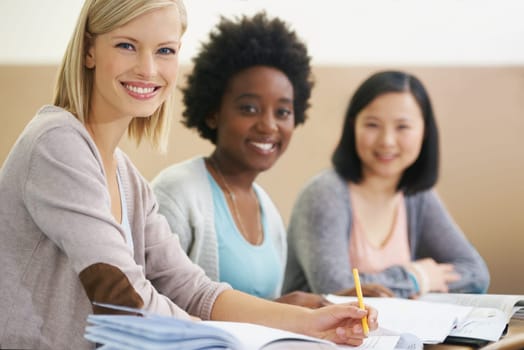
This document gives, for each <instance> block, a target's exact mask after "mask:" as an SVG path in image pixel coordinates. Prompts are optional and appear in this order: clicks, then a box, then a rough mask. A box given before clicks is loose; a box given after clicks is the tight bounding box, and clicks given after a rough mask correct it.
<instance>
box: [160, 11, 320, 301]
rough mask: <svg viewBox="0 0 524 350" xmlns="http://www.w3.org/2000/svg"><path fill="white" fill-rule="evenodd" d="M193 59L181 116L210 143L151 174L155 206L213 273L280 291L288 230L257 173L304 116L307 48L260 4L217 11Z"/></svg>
mask: <svg viewBox="0 0 524 350" xmlns="http://www.w3.org/2000/svg"><path fill="white" fill-rule="evenodd" d="M193 62H194V68H193V71H192V73H190V74H189V76H188V80H187V86H186V87H185V88H184V89H183V93H184V96H183V101H184V106H185V110H184V113H183V122H184V124H185V125H186V126H187V127H188V128H195V129H196V130H197V131H198V133H199V134H200V136H201V137H202V138H204V139H207V140H209V141H210V142H211V143H213V144H214V145H215V148H214V150H213V151H212V153H211V154H210V155H209V156H207V157H202V156H199V157H196V158H193V159H189V160H186V161H184V162H182V163H178V164H175V165H172V166H170V167H169V168H167V169H165V170H163V171H162V172H161V173H160V174H159V175H158V176H157V177H156V179H155V180H154V181H153V188H154V191H155V194H156V196H157V199H158V201H159V205H160V213H162V214H163V215H164V216H166V218H167V220H168V222H169V224H170V225H171V229H172V231H173V232H175V233H176V234H178V236H179V238H180V242H181V245H182V247H183V248H184V249H185V251H186V252H187V254H188V255H189V257H190V258H191V259H192V260H193V261H194V262H196V263H197V264H198V265H200V266H201V267H202V268H203V269H204V270H205V272H206V274H207V275H208V276H209V277H211V279H213V280H215V281H224V282H228V283H229V284H231V285H232V286H233V287H234V288H235V289H238V290H241V291H244V292H247V293H249V294H253V295H256V296H259V297H263V298H268V299H273V298H277V297H279V296H280V290H281V285H282V281H283V272H284V267H285V263H286V251H287V247H286V230H285V226H284V223H283V221H282V218H281V216H280V214H279V212H278V210H277V208H276V206H275V205H274V204H273V202H272V201H271V199H270V197H269V196H268V195H267V193H266V192H265V191H264V190H263V189H262V188H261V187H260V186H259V185H257V184H256V183H255V179H256V178H257V176H258V175H259V174H260V173H261V172H263V171H266V170H268V169H270V168H271V167H272V166H273V165H274V164H275V163H276V161H277V160H278V159H279V158H280V156H281V155H282V154H283V153H284V152H285V151H286V149H287V147H288V144H289V142H290V140H291V136H292V134H293V131H294V129H295V127H296V126H297V125H300V124H302V123H304V121H305V120H306V110H307V108H308V107H309V98H310V95H311V89H312V87H313V81H312V74H311V66H310V56H309V55H308V52H307V48H306V46H305V45H304V43H303V42H302V41H301V40H300V39H299V38H298V37H297V35H296V33H295V32H294V31H293V30H291V29H290V28H289V27H288V25H287V24H286V23H285V22H283V21H282V20H280V19H278V18H274V19H269V18H268V17H267V15H266V14H265V13H258V14H256V15H254V16H253V17H246V16H244V17H242V18H239V19H237V20H236V21H233V20H229V19H226V18H222V19H221V21H220V23H219V24H218V26H217V27H216V29H215V30H214V31H212V32H211V34H210V36H209V41H208V42H207V43H205V44H203V46H202V48H201V50H200V52H199V54H198V55H197V56H196V57H195V58H194V59H193ZM277 301H283V302H287V303H292V304H299V305H304V306H310V307H319V306H322V305H323V304H324V302H325V301H324V299H323V298H322V297H321V296H319V295H315V294H307V293H302V292H296V293H290V294H289V295H286V296H283V297H280V298H279V299H277Z"/></svg>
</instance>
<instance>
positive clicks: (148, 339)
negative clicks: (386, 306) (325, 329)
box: [84, 304, 400, 350]
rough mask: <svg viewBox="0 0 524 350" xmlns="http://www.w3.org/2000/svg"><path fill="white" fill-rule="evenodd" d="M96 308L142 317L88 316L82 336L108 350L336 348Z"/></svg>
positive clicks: (273, 333)
mask: <svg viewBox="0 0 524 350" xmlns="http://www.w3.org/2000/svg"><path fill="white" fill-rule="evenodd" d="M97 305H99V306H102V307H107V308H111V309H116V310H120V311H127V312H132V313H134V314H138V315H142V316H135V315H89V316H88V318H87V322H88V326H87V327H86V333H85V335H84V336H85V338H86V339H88V340H89V341H91V342H94V343H98V344H101V345H102V349H104V350H113V349H126V350H135V349H136V350H138V349H157V350H162V349H173V348H176V349H181V350H189V349H231V350H236V349H239V350H259V349H292V348H296V349H337V348H338V346H337V345H336V344H335V343H332V342H330V341H327V340H323V339H318V338H313V337H308V336H306V335H302V334H296V333H292V332H287V331H283V330H280V329H274V328H269V327H264V326H260V325H255V324H251V323H237V322H219V321H202V322H194V321H188V320H182V319H177V318H174V317H168V316H160V315H154V314H151V313H147V312H145V311H143V310H139V309H134V308H127V307H122V306H115V305H108V304H97ZM399 338H400V337H399V336H396V335H383V336H375V337H369V338H367V339H366V340H365V342H364V344H363V345H361V346H360V347H351V349H380V350H382V349H384V350H393V349H395V345H397V343H398V342H399ZM342 348H346V347H342ZM348 348H349V347H348Z"/></svg>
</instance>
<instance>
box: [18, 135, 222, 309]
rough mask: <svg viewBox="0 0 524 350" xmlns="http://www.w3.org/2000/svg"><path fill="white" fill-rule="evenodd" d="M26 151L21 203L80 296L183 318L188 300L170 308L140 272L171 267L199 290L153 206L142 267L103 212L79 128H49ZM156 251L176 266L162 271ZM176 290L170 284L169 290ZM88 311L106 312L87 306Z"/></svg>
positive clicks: (102, 188)
mask: <svg viewBox="0 0 524 350" xmlns="http://www.w3.org/2000/svg"><path fill="white" fill-rule="evenodd" d="M31 152H32V156H31V160H30V163H29V170H28V175H27V179H26V180H25V186H24V193H23V198H24V202H25V204H26V206H27V208H28V211H29V213H30V215H31V218H32V219H33V220H34V221H35V223H36V225H38V226H39V227H40V229H41V231H42V232H43V233H44V234H45V235H46V236H47V237H48V238H49V239H50V240H52V241H53V242H54V243H55V244H56V245H57V247H58V249H60V250H61V251H62V252H63V253H64V254H65V255H66V256H67V257H68V261H69V263H70V264H71V266H72V268H73V270H74V271H75V272H76V273H77V274H78V275H79V279H80V281H81V283H82V285H83V286H84V289H85V291H86V294H87V296H88V298H89V299H90V300H91V301H99V302H106V303H113V304H119V305H126V306H131V307H138V308H145V309H146V310H149V311H152V312H155V313H159V314H165V315H173V316H178V317H184V318H187V317H188V316H187V313H186V312H185V311H184V310H183V309H182V308H187V309H188V310H190V309H191V303H190V302H188V301H187V300H186V299H185V298H182V299H180V301H181V302H183V305H181V306H182V308H181V307H179V306H177V305H176V304H175V303H173V302H172V301H171V300H170V298H168V297H166V296H165V295H162V294H160V293H159V292H158V291H157V290H156V289H155V287H153V285H152V284H151V282H150V280H149V279H147V278H146V276H145V275H146V274H150V275H151V278H153V279H156V278H159V276H166V275H167V274H168V273H172V272H173V271H174V270H176V272H178V273H179V276H180V281H176V282H177V283H178V284H179V285H180V284H185V285H186V287H192V290H194V289H196V288H197V287H199V284H201V283H202V282H203V280H204V279H203V277H201V276H200V275H198V274H199V273H200V272H199V270H198V269H197V268H194V267H193V265H189V263H187V262H186V260H185V259H186V258H184V254H183V252H181V249H180V247H179V245H178V240H177V239H176V237H174V236H173V235H170V234H169V235H168V234H166V232H167V230H166V229H163V230H162V229H159V228H160V227H161V226H162V225H163V224H162V222H164V223H165V221H162V218H161V217H160V215H158V214H156V212H155V208H154V206H153V207H152V209H151V215H149V216H148V218H147V224H146V236H150V239H148V241H147V242H146V253H145V254H146V261H147V264H146V266H145V267H143V266H140V265H138V264H137V263H136V262H135V260H134V257H133V255H132V252H131V249H130V248H129V247H128V246H127V245H126V243H125V238H124V237H125V235H124V232H123V230H122V228H121V227H120V225H119V224H118V223H117V222H116V221H115V220H114V218H113V216H112V214H111V207H110V198H109V193H108V191H107V184H106V180H105V175H104V173H103V167H102V165H101V163H100V161H99V158H98V153H97V151H96V148H95V146H94V145H93V144H92V142H91V141H89V140H88V136H87V133H82V132H80V131H79V130H77V129H75V128H73V127H69V126H63V127H58V128H53V129H51V130H48V131H47V132H45V133H44V134H42V135H41V136H40V137H39V138H37V139H36V141H35V142H34V145H33V148H32V151H31ZM165 225H167V224H165ZM155 230H157V231H156V232H155V234H150V233H152V232H154V231H155ZM159 246H162V248H163V249H159ZM162 251H164V252H169V254H172V255H173V256H176V257H175V258H173V257H171V258H170V259H167V260H166V262H165V264H166V265H171V264H178V263H180V266H174V267H173V266H171V267H172V269H171V270H169V269H168V268H167V267H165V266H162V265H161V264H160V263H158V262H157V260H156V259H159V260H162V259H163V258H164V257H166V256H167V255H168V253H164V254H163V255H162ZM149 265H150V266H149ZM191 276H195V279H191V278H190V277H191ZM148 277H149V276H148ZM175 277H178V276H175ZM171 279H173V280H174V278H173V276H172V277H171ZM191 283H193V284H191ZM179 288H181V287H180V286H178V288H175V287H173V288H172V290H173V294H176V293H177V292H178V291H179V290H180V289H179ZM218 289H219V288H217V292H218ZM188 290H190V289H188ZM176 301H177V302H178V301H179V300H176ZM95 312H106V310H101V309H98V308H95Z"/></svg>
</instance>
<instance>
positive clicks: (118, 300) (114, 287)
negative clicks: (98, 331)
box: [79, 263, 144, 314]
mask: <svg viewBox="0 0 524 350" xmlns="http://www.w3.org/2000/svg"><path fill="white" fill-rule="evenodd" d="M79 277H80V282H82V284H83V286H84V289H85V290H86V293H87V297H88V298H89V300H90V301H91V302H94V301H96V302H99V303H108V304H115V305H122V306H129V307H134V308H142V307H143V306H144V301H143V300H142V298H141V297H140V295H139V294H138V293H137V292H136V291H135V289H134V288H133V286H132V285H131V283H130V282H129V279H128V278H127V276H126V275H125V274H124V273H123V272H122V271H121V270H120V269H118V268H116V267H115V266H113V265H109V264H104V263H98V264H94V265H90V266H88V267H86V268H85V269H84V270H82V272H80V275H79ZM93 312H94V313H95V314H122V313H124V314H128V313H127V312H122V311H117V310H110V309H107V308H103V307H99V306H96V305H95V306H93Z"/></svg>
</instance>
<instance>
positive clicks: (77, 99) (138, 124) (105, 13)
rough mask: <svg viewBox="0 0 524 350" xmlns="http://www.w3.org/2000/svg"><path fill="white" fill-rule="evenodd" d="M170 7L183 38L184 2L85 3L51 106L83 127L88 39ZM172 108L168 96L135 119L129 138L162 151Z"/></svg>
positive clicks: (88, 73) (99, 0)
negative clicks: (67, 114)
mask: <svg viewBox="0 0 524 350" xmlns="http://www.w3.org/2000/svg"><path fill="white" fill-rule="evenodd" d="M173 5H175V6H176V7H177V9H178V14H179V19H180V25H181V28H182V34H183V33H184V32H185V30H186V28H187V14H186V9H185V6H184V3H183V0H86V1H85V3H84V6H83V7H82V10H81V12H80V16H79V18H78V21H77V23H76V27H75V30H74V32H73V36H72V37H71V39H70V40H69V44H68V45H67V48H66V51H65V54H64V57H63V59H62V63H61V65H60V68H59V72H58V77H57V81H56V85H55V91H54V97H53V103H54V104H55V105H56V106H59V107H62V108H64V109H66V110H68V111H69V112H71V113H72V114H73V115H75V116H76V117H77V118H78V119H79V120H80V121H81V122H82V123H85V122H86V121H87V118H88V115H89V102H90V101H91V89H92V87H93V71H92V70H91V69H88V68H86V66H85V57H86V53H87V49H88V45H89V42H90V41H89V37H91V38H94V37H96V36H97V35H100V34H104V33H107V32H110V31H112V30H114V29H116V28H118V27H120V26H122V25H124V24H126V23H128V22H129V21H131V20H133V19H134V18H136V17H138V16H140V15H142V14H144V13H145V12H148V11H151V10H153V9H158V8H163V7H168V6H173ZM173 106H174V100H173V96H172V95H171V96H169V97H168V98H167V99H166V100H165V101H164V102H163V103H162V105H161V106H160V107H159V108H158V109H157V110H156V111H155V112H154V113H153V114H152V115H151V116H150V117H149V118H134V119H133V120H132V121H131V123H130V125H129V128H128V135H129V136H130V138H132V139H134V140H135V141H136V143H137V145H138V144H140V142H141V141H142V139H143V138H144V137H146V138H147V139H149V141H150V142H151V144H152V145H153V146H154V147H155V148H157V149H160V150H161V151H164V150H165V149H166V147H167V137H168V134H169V127H170V120H171V115H172V111H173Z"/></svg>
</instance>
